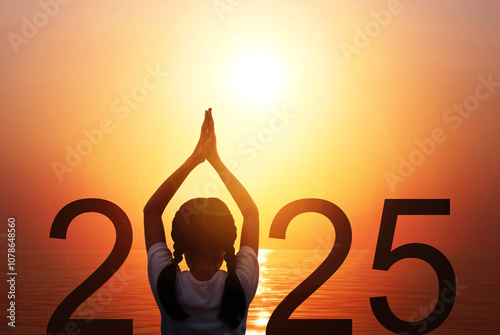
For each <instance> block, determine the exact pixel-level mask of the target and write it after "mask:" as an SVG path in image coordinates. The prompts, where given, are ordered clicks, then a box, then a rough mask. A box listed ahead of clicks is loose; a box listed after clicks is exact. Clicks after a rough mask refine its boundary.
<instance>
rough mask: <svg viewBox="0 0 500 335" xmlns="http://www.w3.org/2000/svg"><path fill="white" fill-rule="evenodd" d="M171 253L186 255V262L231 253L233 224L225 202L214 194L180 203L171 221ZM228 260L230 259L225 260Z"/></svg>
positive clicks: (216, 259) (214, 260) (218, 260)
mask: <svg viewBox="0 0 500 335" xmlns="http://www.w3.org/2000/svg"><path fill="white" fill-rule="evenodd" d="M172 239H173V240H174V250H175V251H174V257H175V258H176V259H182V255H183V254H184V255H185V256H186V261H187V263H188V266H190V263H191V262H196V261H198V260H200V259H203V260H209V261H212V262H216V263H218V264H219V267H220V265H221V264H220V263H221V260H222V257H223V255H224V254H226V255H228V256H231V255H234V241H235V240H236V226H235V225H234V219H233V216H232V215H231V212H230V211H229V209H228V208H227V206H226V204H225V203H224V202H222V201H221V200H220V199H218V198H196V199H191V200H189V201H187V202H186V203H184V204H183V205H182V206H181V207H180V209H179V211H177V213H176V214H175V217H174V220H173V223H172ZM229 261H230V260H229Z"/></svg>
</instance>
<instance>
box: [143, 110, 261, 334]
mask: <svg viewBox="0 0 500 335" xmlns="http://www.w3.org/2000/svg"><path fill="white" fill-rule="evenodd" d="M205 160H207V161H208V162H209V163H210V164H211V165H212V167H213V168H214V169H215V170H216V171H217V173H218V174H219V176H220V177H221V179H222V181H223V182H224V184H225V185H226V187H227V189H228V191H229V193H230V194H231V196H232V197H233V199H234V201H235V202H236V204H237V206H238V208H239V209H240V211H241V213H242V214H243V227H242V230H241V245H240V250H239V251H238V253H237V254H236V255H235V250H234V241H235V239H236V226H235V224H234V220H233V217H232V215H231V213H230V212H229V209H228V208H227V206H226V205H225V204H224V203H223V202H222V201H221V200H219V199H217V198H198V199H191V200H189V201H187V202H186V203H184V204H183V205H182V206H181V207H180V209H179V210H178V211H177V213H176V214H175V217H174V219H173V222H172V239H173V240H174V245H173V248H174V252H173V257H172V253H171V251H170V250H169V249H168V247H167V245H166V239H165V232H164V228H163V221H162V218H161V216H162V213H163V211H164V210H165V207H166V206H167V204H168V203H169V201H170V199H172V197H173V195H174V194H175V192H176V191H177V189H178V188H179V186H180V185H181V184H182V183H183V182H184V180H185V179H186V177H187V176H188V174H189V173H190V172H191V171H192V170H193V169H194V168H195V167H196V166H197V165H198V164H201V163H202V162H204V161H205ZM144 234H145V238H146V250H147V254H148V276H149V283H150V285H151V290H152V291H153V295H154V297H155V300H156V303H157V304H158V308H159V309H160V313H161V333H162V334H206V335H211V334H214V335H230V334H244V333H245V329H246V318H247V312H248V307H249V305H250V302H251V301H252V299H253V297H254V295H255V292H256V290H257V284H258V281H259V264H258V262H257V253H258V250H259V212H258V210H257V206H256V205H255V203H254V202H253V200H252V198H251V197H250V195H249V194H248V192H247V190H246V189H245V188H244V187H243V185H241V183H240V182H239V181H238V179H236V177H235V176H234V175H233V174H232V173H231V172H230V171H229V169H228V168H227V167H226V166H225V165H224V163H222V161H221V159H220V158H219V155H218V153H217V147H216V140H215V132H214V123H213V119H212V109H211V108H210V109H208V110H207V111H205V120H204V121H203V125H202V127H201V135H200V139H199V141H198V144H197V145H196V148H195V150H194V152H193V153H192V154H191V156H190V157H189V158H188V159H187V160H186V162H184V164H182V165H181V166H180V167H179V168H178V169H177V170H176V171H175V172H174V173H173V174H172V175H171V176H170V177H169V178H168V179H167V180H166V181H165V182H164V183H163V184H162V185H161V186H160V188H158V190H157V191H156V192H155V193H154V194H153V196H152V197H151V199H149V201H148V203H147V204H146V206H145V207H144ZM183 255H184V256H185V257H186V263H187V265H188V267H189V271H182V272H181V271H180V269H179V266H178V264H179V262H180V261H181V260H182V259H183ZM224 260H225V261H226V265H227V269H228V270H227V272H226V271H223V270H220V267H221V265H222V262H223V261H224Z"/></svg>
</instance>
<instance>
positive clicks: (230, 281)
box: [157, 198, 246, 329]
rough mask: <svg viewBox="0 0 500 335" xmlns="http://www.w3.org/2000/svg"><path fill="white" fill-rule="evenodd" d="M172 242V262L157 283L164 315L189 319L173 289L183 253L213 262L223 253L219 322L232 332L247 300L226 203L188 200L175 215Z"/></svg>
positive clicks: (244, 308) (230, 217)
mask: <svg viewBox="0 0 500 335" xmlns="http://www.w3.org/2000/svg"><path fill="white" fill-rule="evenodd" d="M172 239H173V240H174V259H173V260H172V263H171V264H169V265H167V266H166V267H165V268H164V269H163V270H162V271H161V273H160V276H159V277H158V284H157V289H158V295H159V298H160V302H161V304H162V306H163V309H164V310H165V312H167V314H168V315H169V316H170V318H171V319H172V320H174V321H182V320H185V319H186V318H187V317H188V316H189V315H188V314H187V313H186V312H185V311H184V310H183V309H182V308H181V306H180V305H179V302H178V301H177V293H176V289H175V287H176V272H177V266H178V264H179V263H180V262H181V261H182V259H183V254H185V253H188V254H189V256H191V255H194V256H195V257H196V256H204V257H207V258H212V259H216V258H217V257H218V255H220V254H221V253H222V252H225V255H224V260H225V261H226V265H227V277H226V281H225V284H224V292H223V295H222V307H221V310H220V312H219V319H221V320H223V321H224V322H226V323H227V324H228V325H229V326H230V327H231V328H232V329H235V328H237V327H238V325H239V324H240V323H241V321H242V320H243V317H244V316H245V312H246V301H245V295H244V292H243V288H242V287H241V283H240V281H239V279H238V276H237V275H236V256H235V250H234V241H235V240H236V226H235V224H234V219H233V216H232V215H231V212H230V211H229V209H228V208H227V206H226V204H224V202H222V201H221V200H220V199H218V198H196V199H191V200H189V201H187V202H186V203H184V204H183V205H182V206H181V207H180V209H179V210H178V211H177V213H176V214H175V217H174V220H173V222H172Z"/></svg>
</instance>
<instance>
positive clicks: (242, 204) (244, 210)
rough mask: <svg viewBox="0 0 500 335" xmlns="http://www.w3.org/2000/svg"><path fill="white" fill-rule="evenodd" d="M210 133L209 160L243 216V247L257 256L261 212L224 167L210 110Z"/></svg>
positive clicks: (210, 110) (243, 188)
mask: <svg viewBox="0 0 500 335" xmlns="http://www.w3.org/2000/svg"><path fill="white" fill-rule="evenodd" d="M208 132H209V134H210V137H209V138H210V141H209V149H208V153H207V160H208V162H209V163H210V164H211V165H212V166H213V168H214V169H215V171H217V173H218V174H219V176H220V178H221V179H222V182H223V183H224V185H226V187H227V189H228V191H229V193H230V194H231V196H232V197H233V199H234V201H235V202H236V205H238V208H239V209H240V211H241V214H242V215H243V228H242V230H241V246H249V247H251V248H252V249H253V250H254V251H255V253H256V254H258V252H259V211H258V209H257V205H255V202H254V201H253V200H252V197H251V196H250V194H249V193H248V192H247V190H246V189H245V187H244V186H243V185H242V184H241V183H240V182H239V180H238V179H237V178H236V177H235V176H234V175H233V174H232V173H231V171H230V170H229V169H228V168H227V167H226V166H225V165H224V163H223V162H222V160H221V159H220V157H219V154H218V152H217V144H216V140H215V131H214V121H213V118H212V109H209V110H208Z"/></svg>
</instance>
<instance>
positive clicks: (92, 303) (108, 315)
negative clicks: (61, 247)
mask: <svg viewBox="0 0 500 335" xmlns="http://www.w3.org/2000/svg"><path fill="white" fill-rule="evenodd" d="M328 253H329V251H328V250H260V251H259V264H260V280H259V288H258V291H257V294H256V296H255V298H254V300H253V301H252V303H251V305H250V310H249V314H248V320H247V334H249V335H260V334H266V325H267V323H268V321H269V318H270V317H271V315H272V313H273V311H274V310H275V309H276V307H277V306H278V304H279V303H280V302H282V301H283V299H284V298H285V297H286V296H287V295H288V294H289V293H290V292H291V291H292V290H293V289H294V288H295V287H296V286H297V285H299V284H300V283H301V282H302V281H303V280H304V279H305V278H307V277H308V276H309V275H310V274H311V273H312V272H313V271H314V270H315V269H316V268H317V267H318V266H319V265H320V264H321V263H322V262H323V260H324V259H325V258H326V256H327V255H328ZM108 254H109V251H64V252H62V251H36V252H32V251H19V252H18V253H17V255H16V262H17V263H16V276H15V277H16V285H15V304H16V305H15V306H16V312H15V313H16V319H15V327H11V326H8V325H7V322H9V320H8V318H7V315H8V313H9V312H8V311H7V308H8V307H9V303H10V301H11V299H8V298H7V293H8V290H9V286H7V285H6V280H3V281H2V285H1V286H0V290H1V291H0V294H1V296H2V298H1V305H2V306H1V310H2V311H3V312H2V313H3V314H4V316H3V317H2V322H1V324H0V333H1V334H23V335H29V334H46V333H47V324H48V321H49V319H50V318H51V316H52V314H53V313H54V311H55V309H56V308H57V306H59V304H60V303H61V302H62V301H63V299H65V298H66V296H68V294H70V292H72V291H73V290H74V289H75V288H76V287H77V286H78V285H80V283H81V282H82V281H83V280H85V279H86V278H87V277H89V276H90V275H91V274H92V272H94V270H95V269H97V267H99V265H100V264H101V263H102V262H103V261H104V260H105V259H106V257H107V256H108ZM374 254H375V253H374V250H351V251H350V252H349V255H348V256H347V258H346V259H345V261H344V262H343V264H342V265H341V266H340V268H339V269H338V270H337V271H336V272H335V273H334V274H333V275H332V276H331V277H330V278H329V279H328V280H327V281H326V282H325V283H324V284H323V285H321V286H320V287H319V288H318V289H317V290H316V291H315V292H314V293H313V294H312V295H311V296H310V297H309V298H307V299H306V300H305V301H304V302H303V303H302V304H301V305H300V306H298V307H297V309H296V310H295V311H294V312H293V313H292V315H291V318H292V319H350V320H352V330H353V334H356V335H357V334H360V335H361V334H363V335H370V334H374V335H375V334H393V333H392V332H390V331H389V330H387V329H386V328H384V326H383V325H381V324H380V323H379V322H378V321H377V319H376V318H375V316H374V314H373V311H372V310H371V307H370V301H369V298H370V297H377V296H387V299H388V301H389V305H390V307H391V310H392V311H393V312H394V314H395V315H396V316H398V317H399V318H400V319H402V320H419V319H422V318H424V317H425V316H427V314H428V313H429V311H430V309H432V308H433V307H434V305H435V302H436V298H437V295H438V282H437V277H436V274H435V273H434V270H433V269H432V267H431V266H430V265H428V264H427V263H425V262H424V261H421V260H418V259H406V260H403V261H399V262H397V263H396V264H394V265H393V266H392V267H391V268H390V269H389V270H388V271H380V270H374V269H373V258H374ZM445 256H446V257H447V258H448V259H449V261H450V263H451V264H452V266H453V268H454V271H455V274H456V279H457V286H456V289H457V297H456V301H455V305H454V307H453V310H452V311H451V313H450V315H449V316H448V318H447V319H446V320H445V321H444V322H443V324H442V325H441V326H440V327H438V328H437V329H436V330H434V331H432V332H431V334H453V335H462V334H464V335H465V334H469V335H481V334H484V335H486V334H491V335H493V334H495V335H498V334H500V316H499V313H500V307H499V298H500V288H499V283H500V280H499V278H500V267H499V265H500V253H499V251H498V250H496V251H495V250H492V251H488V250H467V251H465V250H459V251H447V252H445ZM181 268H183V269H187V268H186V265H185V264H184V263H181ZM146 269H147V258H146V252H145V251H142V250H141V251H137V250H135V251H134V250H133V251H131V252H130V253H129V255H128V257H127V259H126V260H125V262H124V263H123V265H122V266H121V267H120V268H119V269H118V270H117V271H116V273H115V274H114V275H113V276H112V277H111V278H110V279H109V280H108V281H107V282H106V283H104V284H103V285H102V286H101V288H100V289H99V290H97V291H96V292H95V293H93V294H92V295H91V296H90V298H89V299H87V300H86V301H85V302H84V303H83V304H81V305H80V306H79V307H78V308H77V309H76V311H75V312H74V313H73V316H72V318H76V319H78V318H79V319H85V318H89V317H92V318H95V319H132V320H133V321H132V322H133V333H134V334H144V335H153V334H160V313H159V311H158V308H157V306H156V303H155V300H154V298H153V295H152V293H151V290H150V287H149V282H148V278H147V270H146ZM5 273H6V272H5ZM5 277H6V279H9V278H8V276H7V275H5ZM323 332H324V334H336V330H335V329H324V330H323ZM315 334H319V333H318V332H315ZM319 335H321V334H319Z"/></svg>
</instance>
